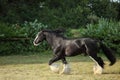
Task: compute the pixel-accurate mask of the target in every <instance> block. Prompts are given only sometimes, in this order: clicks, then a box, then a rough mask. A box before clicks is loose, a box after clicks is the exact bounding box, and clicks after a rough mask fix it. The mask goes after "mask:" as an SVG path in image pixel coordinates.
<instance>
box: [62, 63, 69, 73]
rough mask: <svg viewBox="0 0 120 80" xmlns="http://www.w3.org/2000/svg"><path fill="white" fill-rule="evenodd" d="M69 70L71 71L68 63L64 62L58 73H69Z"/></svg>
mask: <svg viewBox="0 0 120 80" xmlns="http://www.w3.org/2000/svg"><path fill="white" fill-rule="evenodd" d="M70 71H71V69H70V65H69V64H64V65H63V70H62V72H61V73H60V74H70Z"/></svg>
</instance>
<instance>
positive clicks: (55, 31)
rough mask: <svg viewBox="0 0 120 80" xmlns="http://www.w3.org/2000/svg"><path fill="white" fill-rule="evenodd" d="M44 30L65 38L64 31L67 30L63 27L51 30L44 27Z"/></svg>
mask: <svg viewBox="0 0 120 80" xmlns="http://www.w3.org/2000/svg"><path fill="white" fill-rule="evenodd" d="M42 31H43V32H48V33H53V34H54V35H56V36H58V37H63V38H65V37H64V34H63V33H64V32H65V30H63V29H56V30H49V29H44V30H42Z"/></svg>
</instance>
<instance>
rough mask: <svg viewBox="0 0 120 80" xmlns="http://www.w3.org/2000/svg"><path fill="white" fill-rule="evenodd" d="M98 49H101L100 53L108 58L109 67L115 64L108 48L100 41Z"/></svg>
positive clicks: (114, 58) (114, 59)
mask: <svg viewBox="0 0 120 80" xmlns="http://www.w3.org/2000/svg"><path fill="white" fill-rule="evenodd" d="M100 47H101V48H102V51H103V52H104V54H105V56H106V57H107V58H108V60H109V61H110V62H111V63H110V64H109V65H110V66H112V65H113V64H114V63H115V62H116V57H115V56H114V55H113V53H112V51H111V49H110V48H108V47H107V46H106V45H105V44H103V43H102V42H101V41H100Z"/></svg>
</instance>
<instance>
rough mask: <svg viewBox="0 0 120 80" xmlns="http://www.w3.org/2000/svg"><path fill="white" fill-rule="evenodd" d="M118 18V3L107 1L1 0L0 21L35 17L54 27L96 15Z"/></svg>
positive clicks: (84, 21) (81, 22)
mask: <svg viewBox="0 0 120 80" xmlns="http://www.w3.org/2000/svg"><path fill="white" fill-rule="evenodd" d="M100 17H103V18H108V19H115V20H120V3H118V2H111V1H110V0H0V22H5V23H10V24H16V23H17V24H22V23H24V21H34V20H35V19H37V20H38V21H40V22H41V23H43V24H46V25H48V26H50V27H52V28H54V27H61V26H63V27H71V28H77V27H80V26H83V25H86V24H87V23H89V22H90V21H91V20H93V21H97V19H98V18H100Z"/></svg>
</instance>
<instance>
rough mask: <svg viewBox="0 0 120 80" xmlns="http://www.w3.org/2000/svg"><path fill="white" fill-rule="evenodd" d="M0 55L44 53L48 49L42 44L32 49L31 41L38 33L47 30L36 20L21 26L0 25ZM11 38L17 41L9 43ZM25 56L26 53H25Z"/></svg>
mask: <svg viewBox="0 0 120 80" xmlns="http://www.w3.org/2000/svg"><path fill="white" fill-rule="evenodd" d="M0 24H1V25H0V29H1V30H0V40H2V41H1V42H0V45H2V46H0V49H1V50H0V55H11V54H25V52H33V51H39V50H40V51H45V50H46V49H48V48H49V47H48V46H47V44H46V42H43V43H42V44H41V45H40V46H39V47H34V45H33V40H34V38H35V36H36V34H37V32H38V31H40V30H41V29H45V28H47V25H44V24H42V23H40V22H38V21H37V20H35V21H33V22H25V23H24V24H22V25H18V24H14V25H9V24H5V23H0ZM13 38H19V40H15V41H11V40H12V39H13ZM26 54H27V53H26Z"/></svg>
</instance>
